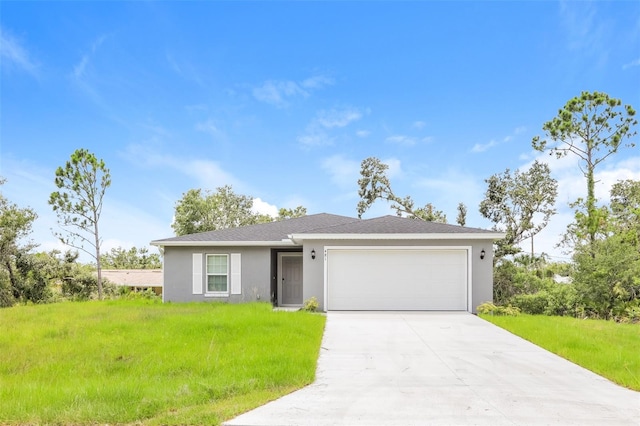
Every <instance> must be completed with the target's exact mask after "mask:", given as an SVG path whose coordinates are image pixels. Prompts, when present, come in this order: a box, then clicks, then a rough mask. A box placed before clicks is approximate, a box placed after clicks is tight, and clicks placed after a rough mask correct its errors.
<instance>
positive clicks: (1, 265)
mask: <svg viewBox="0 0 640 426" xmlns="http://www.w3.org/2000/svg"><path fill="white" fill-rule="evenodd" d="M4 183H5V180H4V179H3V178H1V177H0V186H1V185H3V184H4ZM37 217H38V216H37V215H36V213H35V212H34V211H33V210H32V209H31V208H20V207H18V206H17V205H16V204H14V203H12V202H10V201H9V200H7V199H6V198H5V197H4V196H3V195H2V194H0V306H11V305H13V303H14V301H16V300H22V299H24V292H23V291H22V289H23V287H24V286H23V282H22V277H21V275H20V271H19V270H18V265H17V262H18V259H19V258H20V257H21V256H22V255H24V254H26V253H27V252H29V251H30V250H31V249H32V248H33V247H35V245H34V244H32V243H29V242H27V243H26V244H24V245H23V244H22V240H23V239H24V238H25V237H27V236H28V235H29V234H30V233H31V227H32V225H33V222H34V221H35V220H36V218H37ZM3 281H4V283H3Z"/></svg>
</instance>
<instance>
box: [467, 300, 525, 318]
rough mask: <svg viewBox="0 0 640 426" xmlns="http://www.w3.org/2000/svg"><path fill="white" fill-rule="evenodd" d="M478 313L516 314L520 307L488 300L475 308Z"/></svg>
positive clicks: (518, 312) (518, 313)
mask: <svg viewBox="0 0 640 426" xmlns="http://www.w3.org/2000/svg"><path fill="white" fill-rule="evenodd" d="M477 310H478V313H479V314H483V315H507V316H518V315H520V309H519V308H517V307H514V306H499V305H494V304H493V303H490V302H485V303H483V304H481V305H479V306H478V308H477Z"/></svg>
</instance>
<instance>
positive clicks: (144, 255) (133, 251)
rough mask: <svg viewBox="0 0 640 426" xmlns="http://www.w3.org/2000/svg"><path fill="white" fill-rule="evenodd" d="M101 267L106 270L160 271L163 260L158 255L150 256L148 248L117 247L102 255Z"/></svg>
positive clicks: (152, 254)
mask: <svg viewBox="0 0 640 426" xmlns="http://www.w3.org/2000/svg"><path fill="white" fill-rule="evenodd" d="M101 265H102V267H103V268H104V269H160V268H162V260H161V259H160V255H159V254H158V253H151V254H149V249H147V248H146V247H141V248H139V249H138V248H137V247H131V248H130V249H129V250H125V249H123V248H122V247H116V248H112V249H111V251H110V252H109V253H105V254H102V255H101Z"/></svg>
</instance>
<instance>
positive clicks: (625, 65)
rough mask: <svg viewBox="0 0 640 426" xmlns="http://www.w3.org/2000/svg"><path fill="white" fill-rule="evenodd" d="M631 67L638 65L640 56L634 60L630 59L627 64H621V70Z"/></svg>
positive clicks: (639, 64)
mask: <svg viewBox="0 0 640 426" xmlns="http://www.w3.org/2000/svg"><path fill="white" fill-rule="evenodd" d="M633 67H640V58H638V59H636V60H635V61H631V62H629V63H627V64H624V65H623V66H622V69H623V70H627V69H629V68H633Z"/></svg>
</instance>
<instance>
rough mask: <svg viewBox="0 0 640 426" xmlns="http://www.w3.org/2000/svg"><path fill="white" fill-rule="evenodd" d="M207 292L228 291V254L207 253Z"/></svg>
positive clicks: (225, 292) (226, 292)
mask: <svg viewBox="0 0 640 426" xmlns="http://www.w3.org/2000/svg"><path fill="white" fill-rule="evenodd" d="M207 293H224V294H228V293H229V256H228V255H226V254H208V255H207Z"/></svg>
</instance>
